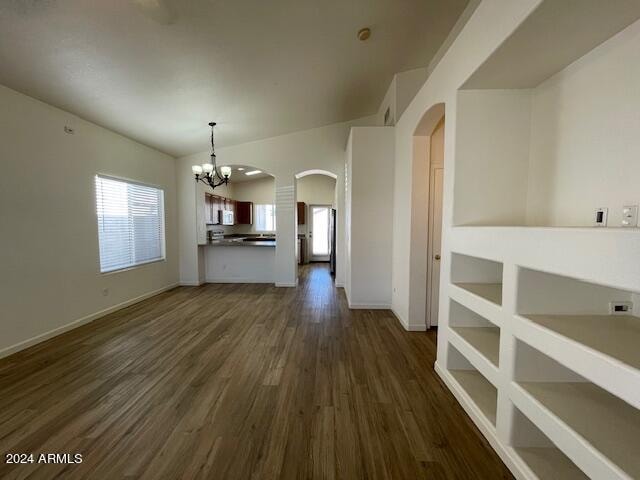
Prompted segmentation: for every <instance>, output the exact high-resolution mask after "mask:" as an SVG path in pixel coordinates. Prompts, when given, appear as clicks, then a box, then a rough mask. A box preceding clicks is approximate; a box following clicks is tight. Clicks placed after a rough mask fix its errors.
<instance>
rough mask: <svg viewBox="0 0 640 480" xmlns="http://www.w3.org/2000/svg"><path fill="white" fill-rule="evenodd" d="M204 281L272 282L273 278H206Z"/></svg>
mask: <svg viewBox="0 0 640 480" xmlns="http://www.w3.org/2000/svg"><path fill="white" fill-rule="evenodd" d="M205 283H273V280H256V279H255V278H207V279H205Z"/></svg>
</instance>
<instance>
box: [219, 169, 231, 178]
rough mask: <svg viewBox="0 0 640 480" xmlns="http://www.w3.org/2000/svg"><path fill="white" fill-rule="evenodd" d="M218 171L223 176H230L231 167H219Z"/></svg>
mask: <svg viewBox="0 0 640 480" xmlns="http://www.w3.org/2000/svg"><path fill="white" fill-rule="evenodd" d="M220 173H221V174H222V176H223V177H224V178H229V177H230V176H231V167H220Z"/></svg>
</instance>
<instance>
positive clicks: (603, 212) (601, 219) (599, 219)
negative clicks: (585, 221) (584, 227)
mask: <svg viewBox="0 0 640 480" xmlns="http://www.w3.org/2000/svg"><path fill="white" fill-rule="evenodd" d="M608 213H609V209H608V208H606V207H603V208H597V209H596V213H595V216H594V219H593V225H594V226H595V227H606V226H607V217H608Z"/></svg>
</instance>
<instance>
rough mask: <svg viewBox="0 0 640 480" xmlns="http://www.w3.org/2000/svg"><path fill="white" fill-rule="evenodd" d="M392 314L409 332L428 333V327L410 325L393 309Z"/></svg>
mask: <svg viewBox="0 0 640 480" xmlns="http://www.w3.org/2000/svg"><path fill="white" fill-rule="evenodd" d="M391 312H392V313H393V314H394V315H395V317H396V318H397V319H398V321H399V322H400V325H402V328H404V329H405V330H406V331H407V332H426V331H427V326H426V325H410V324H409V322H407V321H406V320H405V319H404V318H402V316H401V315H400V314H399V313H398V312H397V311H395V310H394V309H393V308H391Z"/></svg>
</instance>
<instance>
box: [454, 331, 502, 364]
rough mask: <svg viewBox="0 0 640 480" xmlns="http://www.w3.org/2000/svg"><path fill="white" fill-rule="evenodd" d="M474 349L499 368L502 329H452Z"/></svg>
mask: <svg viewBox="0 0 640 480" xmlns="http://www.w3.org/2000/svg"><path fill="white" fill-rule="evenodd" d="M451 329H452V330H453V331H454V332H456V333H457V334H458V335H460V336H461V337H462V338H463V339H464V340H465V341H467V342H468V343H469V344H471V346H472V347H473V348H475V349H476V350H478V352H480V353H481V354H482V355H484V356H485V357H486V358H487V359H488V360H489V361H490V362H491V363H493V365H495V366H496V367H497V366H498V357H499V350H500V329H499V328H497V327H452V328H451Z"/></svg>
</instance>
